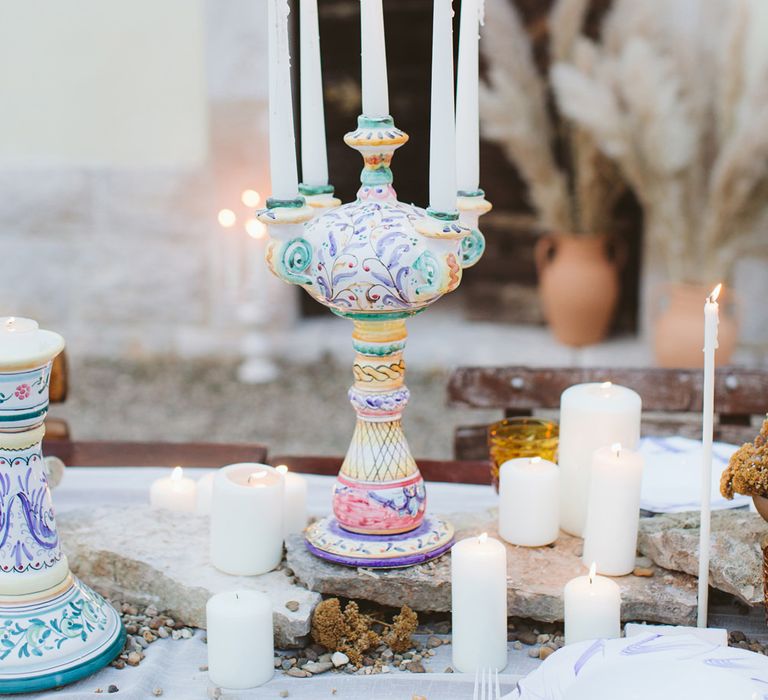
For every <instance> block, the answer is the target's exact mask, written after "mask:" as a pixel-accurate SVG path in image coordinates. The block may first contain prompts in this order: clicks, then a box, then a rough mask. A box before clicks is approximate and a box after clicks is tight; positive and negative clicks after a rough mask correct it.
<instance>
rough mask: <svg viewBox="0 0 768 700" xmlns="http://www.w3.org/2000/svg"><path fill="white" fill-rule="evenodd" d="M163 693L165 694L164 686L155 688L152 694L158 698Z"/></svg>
mask: <svg viewBox="0 0 768 700" xmlns="http://www.w3.org/2000/svg"><path fill="white" fill-rule="evenodd" d="M162 694H163V689H162V688H155V689H154V690H153V691H152V695H154V696H155V697H156V698H159V697H160V696H161V695H162Z"/></svg>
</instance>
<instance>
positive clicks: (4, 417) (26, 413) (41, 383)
mask: <svg viewBox="0 0 768 700" xmlns="http://www.w3.org/2000/svg"><path fill="white" fill-rule="evenodd" d="M51 364H52V363H51V362H48V363H47V364H45V365H44V366H42V367H36V368H34V369H28V370H23V371H19V372H0V431H2V430H20V429H22V428H29V427H32V426H35V425H38V424H39V423H42V422H43V420H44V419H45V414H46V413H47V411H48V383H49V381H50V375H51Z"/></svg>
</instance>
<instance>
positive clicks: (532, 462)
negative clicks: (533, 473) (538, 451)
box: [531, 457, 541, 464]
mask: <svg viewBox="0 0 768 700" xmlns="http://www.w3.org/2000/svg"><path fill="white" fill-rule="evenodd" d="M539 462H541V457H531V464H539Z"/></svg>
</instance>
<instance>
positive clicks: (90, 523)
mask: <svg viewBox="0 0 768 700" xmlns="http://www.w3.org/2000/svg"><path fill="white" fill-rule="evenodd" d="M57 524H58V528H59V534H60V536H61V540H62V543H63V546H64V551H65V552H66V554H67V556H68V557H69V563H70V567H71V568H72V571H73V572H74V573H75V574H77V575H78V576H80V577H81V578H82V579H83V580H84V581H85V582H86V583H88V584H90V585H91V586H93V587H94V588H96V589H97V590H99V591H100V592H101V593H102V594H104V595H107V596H109V597H111V598H115V599H118V600H127V601H130V602H132V603H139V604H142V605H150V604H152V605H154V606H155V607H157V608H158V609H159V610H163V611H167V612H168V613H169V614H171V615H172V616H173V618H174V619H175V620H176V621H177V622H180V623H183V624H186V625H190V626H193V627H202V628H204V627H205V604H206V602H207V600H208V598H210V596H212V595H214V594H215V593H220V592H221V591H227V590H233V589H246V590H255V591H261V592H263V593H267V594H268V595H269V596H270V598H271V599H272V604H273V607H274V611H275V612H274V624H275V644H276V645H277V646H278V647H280V648H286V647H293V646H299V645H301V644H302V643H303V640H304V638H305V637H306V636H307V635H308V634H309V631H310V625H311V619H312V612H313V611H314V609H315V606H316V605H317V603H319V602H320V599H321V598H320V595H318V594H317V593H313V592H310V591H308V590H307V589H306V588H304V587H303V586H301V585H297V584H296V582H295V579H294V577H293V576H291V575H290V573H289V572H288V573H286V571H285V570H284V569H279V570H277V571H272V572H270V573H268V574H264V575H262V576H229V575H228V574H224V573H222V572H220V571H218V570H216V569H214V568H213V566H211V564H210V563H209V561H208V532H209V518H208V517H207V516H200V515H193V514H190V513H172V512H170V511H165V510H150V508H149V506H139V507H137V506H131V507H127V506H125V507H120V506H109V507H101V508H94V509H77V510H72V511H67V512H64V513H61V514H60V515H58V516H57ZM289 601H296V602H298V603H299V606H298V608H297V609H296V610H295V611H292V610H289V609H288V608H286V603H288V602H289ZM292 607H293V606H292Z"/></svg>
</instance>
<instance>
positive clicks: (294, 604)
mask: <svg viewBox="0 0 768 700" xmlns="http://www.w3.org/2000/svg"><path fill="white" fill-rule="evenodd" d="M285 607H286V608H288V610H290V611H291V612H296V611H297V610H298V609H299V601H298V600H289V601H288V602H287V603H286V604H285Z"/></svg>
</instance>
